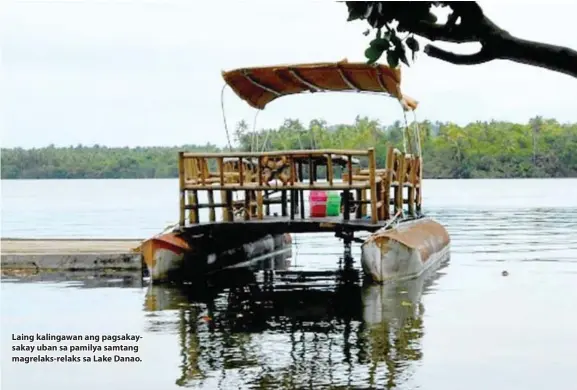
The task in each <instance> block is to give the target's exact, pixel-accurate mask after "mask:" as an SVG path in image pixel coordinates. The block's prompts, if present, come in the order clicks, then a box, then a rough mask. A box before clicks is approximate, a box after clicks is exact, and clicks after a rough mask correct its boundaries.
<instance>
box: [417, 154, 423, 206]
mask: <svg viewBox="0 0 577 390" xmlns="http://www.w3.org/2000/svg"><path fill="white" fill-rule="evenodd" d="M417 161H418V164H419V178H418V182H419V186H418V189H417V213H419V214H420V213H421V203H422V199H423V198H422V196H423V158H422V157H421V156H419V159H418V160H417Z"/></svg>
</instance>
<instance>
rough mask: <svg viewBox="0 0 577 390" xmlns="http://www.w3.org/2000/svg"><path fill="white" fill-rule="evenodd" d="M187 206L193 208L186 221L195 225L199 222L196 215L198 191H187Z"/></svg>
mask: <svg viewBox="0 0 577 390" xmlns="http://www.w3.org/2000/svg"><path fill="white" fill-rule="evenodd" d="M188 194H189V195H188V204H189V205H191V206H193V208H191V209H190V212H189V214H188V219H189V221H190V224H195V223H198V222H199V215H198V191H197V190H192V191H188Z"/></svg>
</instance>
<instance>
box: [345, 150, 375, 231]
mask: <svg viewBox="0 0 577 390" xmlns="http://www.w3.org/2000/svg"><path fill="white" fill-rule="evenodd" d="M349 162H350V159H349ZM376 165H377V161H376V159H375V148H369V184H370V186H371V221H372V223H375V224H376V223H377V222H378V215H377V181H376V172H375V169H376Z"/></svg>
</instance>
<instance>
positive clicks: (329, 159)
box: [327, 154, 333, 186]
mask: <svg viewBox="0 0 577 390" xmlns="http://www.w3.org/2000/svg"><path fill="white" fill-rule="evenodd" d="M327 181H328V182H329V184H330V185H331V186H332V185H333V158H332V156H331V155H330V154H329V155H327Z"/></svg>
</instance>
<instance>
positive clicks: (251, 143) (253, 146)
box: [250, 110, 260, 152]
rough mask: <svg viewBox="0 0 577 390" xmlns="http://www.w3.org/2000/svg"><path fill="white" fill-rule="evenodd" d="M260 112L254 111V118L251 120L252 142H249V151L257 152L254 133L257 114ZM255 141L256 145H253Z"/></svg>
mask: <svg viewBox="0 0 577 390" xmlns="http://www.w3.org/2000/svg"><path fill="white" fill-rule="evenodd" d="M259 112H260V110H256V112H255V114H254V118H253V120H252V140H251V141H250V151H251V152H254V151H255V150H256V151H258V134H257V132H256V120H257V119H258V113H259ZM255 141H256V144H255Z"/></svg>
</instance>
